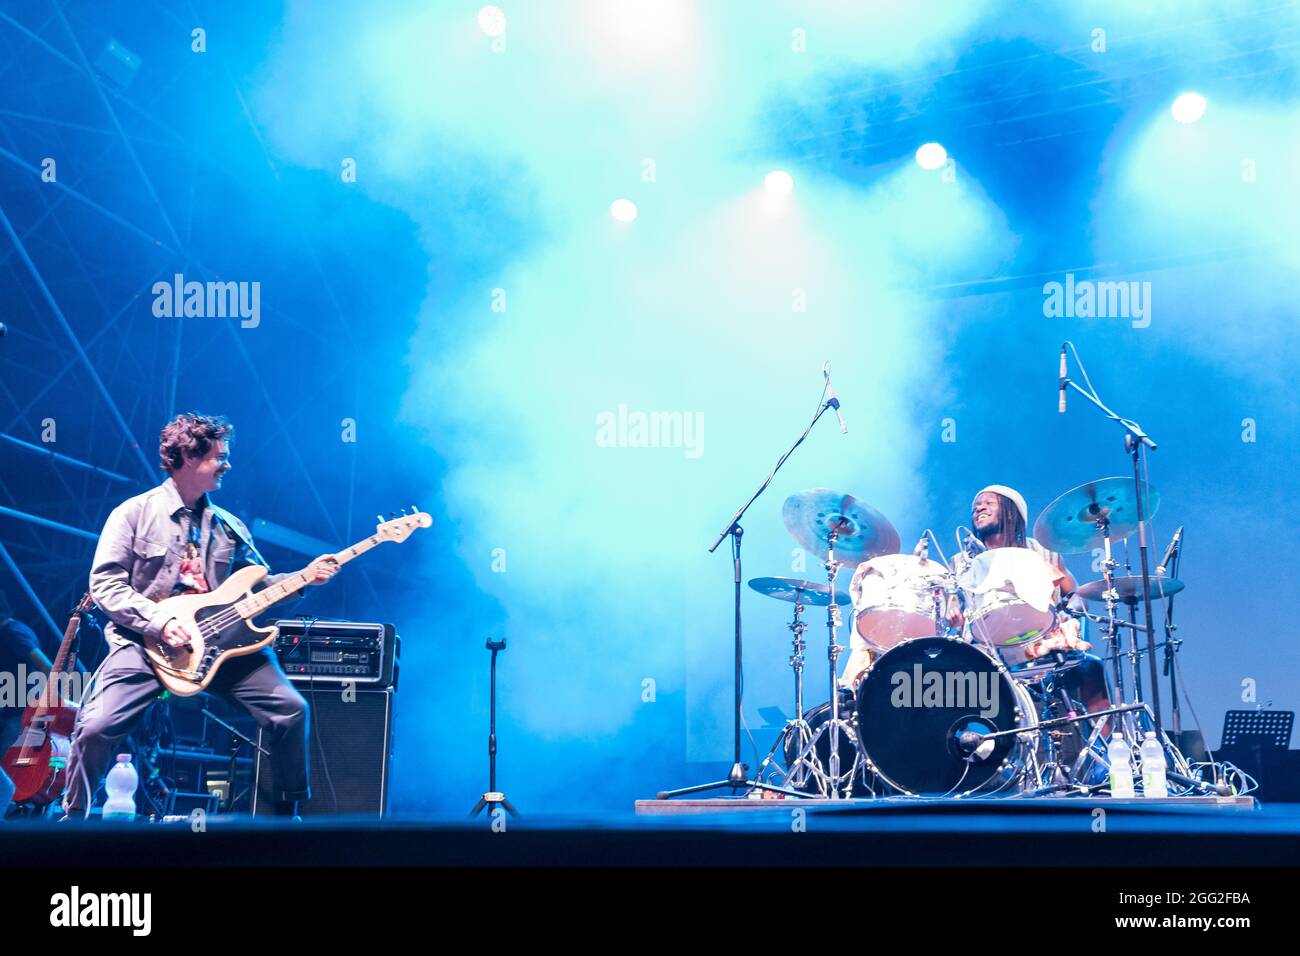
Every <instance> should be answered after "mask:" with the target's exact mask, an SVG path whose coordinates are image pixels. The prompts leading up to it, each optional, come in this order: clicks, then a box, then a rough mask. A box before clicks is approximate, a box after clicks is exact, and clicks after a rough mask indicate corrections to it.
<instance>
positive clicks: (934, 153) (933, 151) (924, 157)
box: [916, 143, 948, 169]
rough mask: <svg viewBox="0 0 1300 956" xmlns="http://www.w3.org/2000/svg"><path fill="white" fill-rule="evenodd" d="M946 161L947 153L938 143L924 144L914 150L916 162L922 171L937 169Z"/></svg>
mask: <svg viewBox="0 0 1300 956" xmlns="http://www.w3.org/2000/svg"><path fill="white" fill-rule="evenodd" d="M947 161H948V151H947V150H946V149H944V148H943V147H942V146H940V145H939V144H938V143H925V144H923V145H921V146H919V147H918V148H917V150H916V162H917V165H919V166H920V167H921V168H922V169H938V168H939V167H940V166H942V165H943V164H944V163H946V162H947Z"/></svg>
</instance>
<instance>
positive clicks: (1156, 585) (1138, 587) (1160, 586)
mask: <svg viewBox="0 0 1300 956" xmlns="http://www.w3.org/2000/svg"><path fill="white" fill-rule="evenodd" d="M1150 580H1151V600H1153V601H1159V600H1161V599H1162V598H1167V597H1173V596H1174V595H1175V594H1177V593H1178V592H1179V591H1181V590H1182V589H1183V588H1185V587H1186V586H1187V585H1185V584H1183V582H1182V581H1180V580H1178V579H1177V578H1164V577H1159V576H1157V575H1154V574H1153V575H1151V578H1150ZM1115 590H1116V592H1118V594H1119V601H1120V603H1121V604H1137V603H1138V602H1139V601H1141V600H1142V575H1140V574H1135V575H1132V576H1131V577H1117V578H1115ZM1105 591H1106V579H1105V578H1102V579H1101V580H1100V581H1089V582H1088V583H1087V584H1081V585H1079V590H1078V591H1077V592H1075V593H1076V594H1078V595H1079V597H1081V598H1083V599H1084V600H1085V601H1093V602H1097V601H1104V600H1106V599H1105V598H1104V597H1103V596H1102V595H1103V594H1104V593H1105Z"/></svg>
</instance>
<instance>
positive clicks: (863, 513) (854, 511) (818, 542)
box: [781, 488, 901, 567]
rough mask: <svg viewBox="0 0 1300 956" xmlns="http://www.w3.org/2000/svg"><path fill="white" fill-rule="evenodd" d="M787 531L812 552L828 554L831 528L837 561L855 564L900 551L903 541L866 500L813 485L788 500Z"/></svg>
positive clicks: (783, 510) (783, 511)
mask: <svg viewBox="0 0 1300 956" xmlns="http://www.w3.org/2000/svg"><path fill="white" fill-rule="evenodd" d="M781 517H782V518H783V519H784V520H785V527H786V530H787V531H789V532H790V534H791V535H793V536H794V539H795V541H797V542H798V543H799V546H800V547H802V548H803V549H804V550H805V551H807V552H808V553H809V554H825V553H826V551H827V545H828V542H829V541H830V533H831V531H832V530H834V531H836V532H838V536H837V537H836V539H835V563H836V564H838V565H840V566H841V567H846V566H856V565H859V564H861V563H862V562H863V561H866V560H867V559H868V558H874V557H876V556H877V555H881V554H897V553H898V549H899V546H900V544H901V540H900V539H899V537H898V531H897V530H896V529H895V528H894V526H893V525H892V524H890V522H889V519H888V518H886V517H885V516H884V515H882V514H881V513H880V512H879V511H877V510H876V509H875V508H873V507H871V505H869V504H867V503H866V502H865V501H859V500H858V499H857V498H854V497H853V496H852V495H846V494H843V493H841V492H838V491H832V490H831V489H830V488H811V489H809V490H808V491H800V492H796V493H795V494H793V495H791V496H790V497H789V498H786V499H785V504H784V505H782V507H781Z"/></svg>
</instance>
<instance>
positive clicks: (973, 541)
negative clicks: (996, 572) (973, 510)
mask: <svg viewBox="0 0 1300 956" xmlns="http://www.w3.org/2000/svg"><path fill="white" fill-rule="evenodd" d="M957 530H958V531H965V532H966V538H965V540H964V542H963V543H962V546H961V549H962V550H963V551H965V552H966V554H967V555H968V556H969V557H972V558H973V557H975V555H977V554H982V553H983V552H985V551H987V550H988V549H989V547H988V545H986V544H985V543H984V542H983V541H981V540H980V539H979V538H977V537H975V532H974V531H972V530H971V529H970V528H968V527H966V526H965V525H962V526H961V527H960V528H958V529H957ZM972 545H973V546H974V548H973V550H972Z"/></svg>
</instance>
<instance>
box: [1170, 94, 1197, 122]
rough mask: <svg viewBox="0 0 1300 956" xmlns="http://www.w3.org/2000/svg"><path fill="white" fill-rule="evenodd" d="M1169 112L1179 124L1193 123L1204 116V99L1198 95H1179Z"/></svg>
mask: <svg viewBox="0 0 1300 956" xmlns="http://www.w3.org/2000/svg"><path fill="white" fill-rule="evenodd" d="M1169 112H1171V113H1173V114H1174V119H1176V120H1178V122H1180V123H1195V122H1196V121H1197V120H1198V119H1200V118H1201V117H1202V116H1204V115H1205V97H1204V96H1202V95H1201V94H1200V93H1182V94H1179V96H1178V98H1177V99H1176V100H1174V105H1173V106H1171V107H1169Z"/></svg>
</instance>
